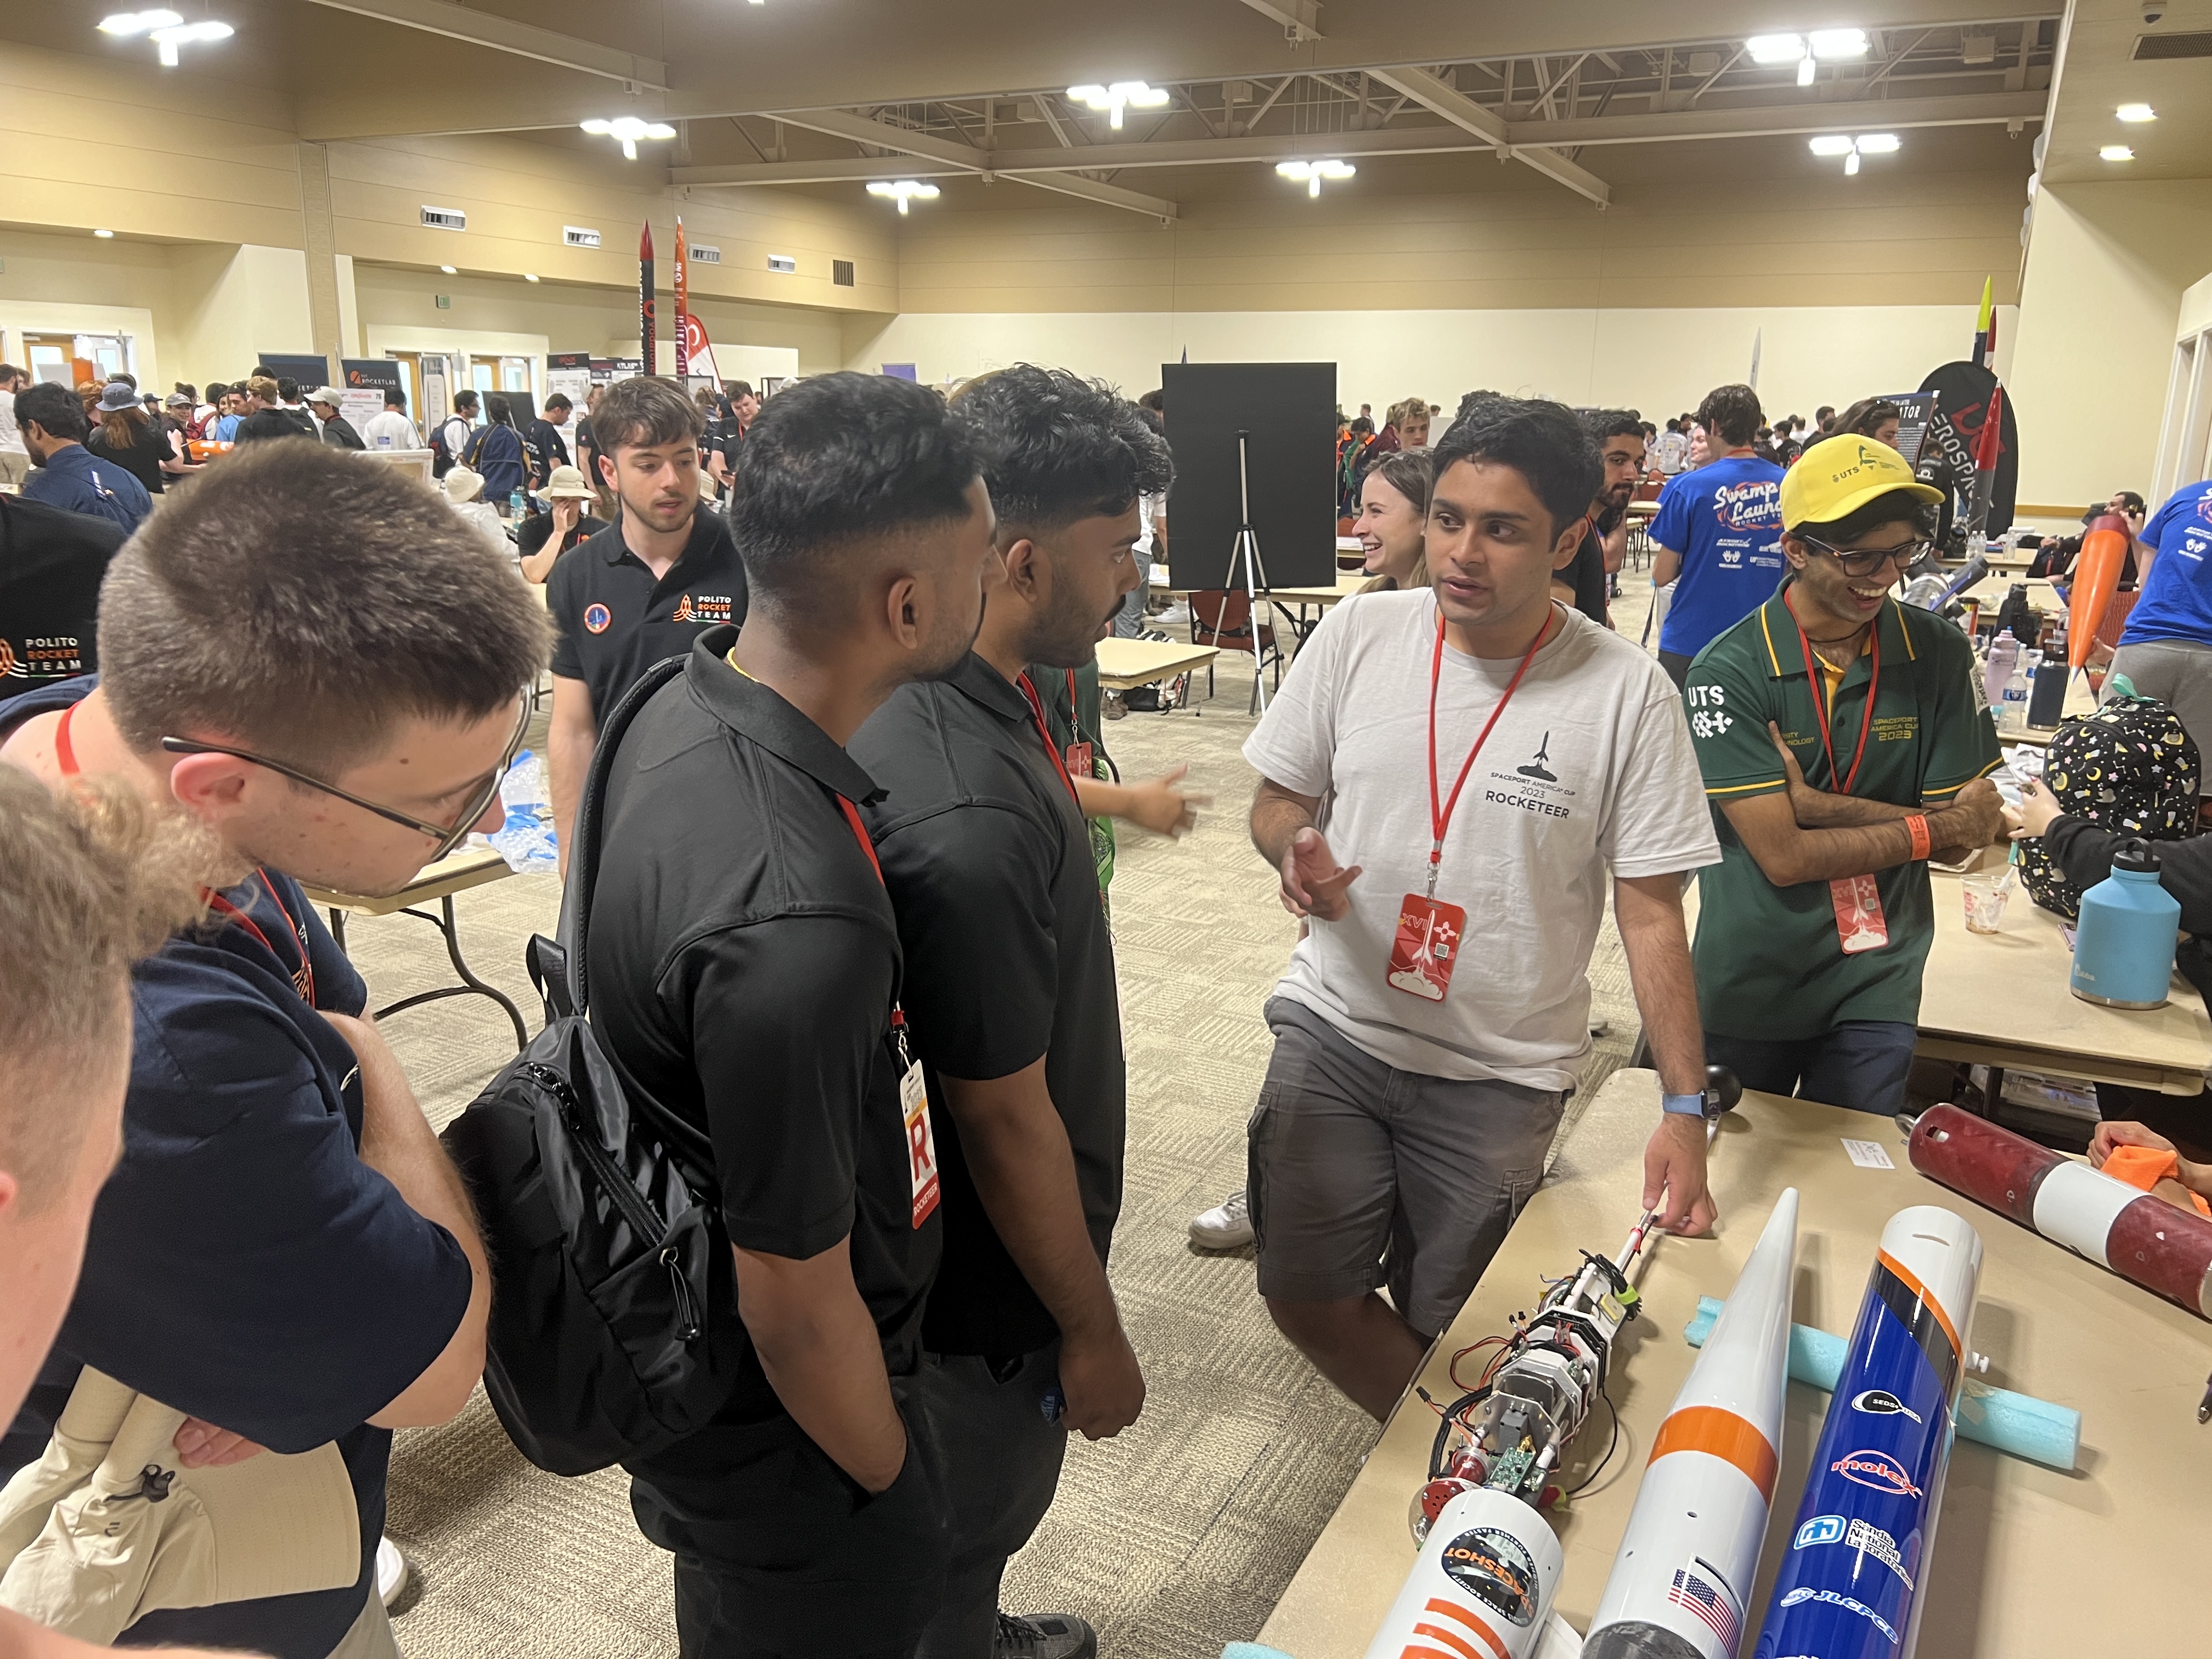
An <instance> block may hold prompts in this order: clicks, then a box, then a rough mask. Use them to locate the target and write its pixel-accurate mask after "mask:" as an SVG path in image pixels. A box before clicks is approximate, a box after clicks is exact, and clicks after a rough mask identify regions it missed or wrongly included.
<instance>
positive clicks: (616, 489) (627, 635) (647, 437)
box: [545, 374, 745, 875]
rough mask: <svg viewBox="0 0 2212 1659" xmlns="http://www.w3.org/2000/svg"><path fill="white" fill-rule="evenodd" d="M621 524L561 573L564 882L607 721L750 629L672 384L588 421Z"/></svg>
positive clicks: (612, 401)
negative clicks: (664, 669)
mask: <svg viewBox="0 0 2212 1659" xmlns="http://www.w3.org/2000/svg"><path fill="white" fill-rule="evenodd" d="M699 427H700V420H699V410H698V408H697V406H696V404H693V403H692V401H691V400H690V398H687V397H685V396H684V393H683V392H682V391H681V390H680V389H679V388H678V386H677V385H676V383H675V382H674V381H673V380H662V379H660V378H659V376H657V375H649V374H640V375H635V376H633V377H632V378H631V379H629V380H617V382H615V384H614V385H613V386H611V387H609V388H608V391H607V394H606V396H605V397H604V398H601V399H600V400H599V408H598V409H597V410H593V411H592V442H593V446H594V447H595V449H596V451H597V453H596V455H595V458H594V459H596V460H597V461H598V463H599V471H600V482H601V483H605V485H606V487H607V488H608V489H610V490H611V491H612V492H613V494H614V495H615V498H616V500H617V501H619V502H620V503H621V515H620V517H619V518H618V519H617V520H616V522H615V523H613V524H612V525H611V526H608V527H607V528H606V529H605V530H602V531H601V532H599V534H598V535H596V536H594V537H592V538H591V540H589V541H587V542H586V543H584V544H582V545H581V546H580V547H578V548H577V549H576V550H575V551H574V553H572V554H570V555H569V556H568V557H566V558H563V559H562V560H561V562H559V563H557V564H556V565H555V566H554V567H553V573H552V574H551V575H550V576H549V577H547V578H546V582H545V603H546V605H547V607H548V608H549V609H550V611H552V613H553V624H554V629H555V632H556V639H555V643H554V647H553V718H552V723H551V725H550V728H549V730H548V732H547V734H546V740H545V747H546V750H548V752H549V754H550V757H551V763H552V784H553V823H554V828H555V831H556V835H557V836H558V837H559V842H560V859H561V869H562V873H563V874H564V875H565V874H566V873H567V872H568V826H569V825H570V824H571V823H574V820H575V815H576V794H577V792H578V791H579V790H580V789H581V788H582V787H583V784H584V774H585V772H586V770H587V769H589V768H590V766H591V763H592V744H593V743H594V742H595V741H596V740H597V738H598V736H599V711H600V710H601V709H603V708H613V707H614V706H615V704H616V703H617V702H620V701H621V699H622V694H623V692H625V691H627V690H629V689H630V687H631V686H632V685H634V684H636V682H637V678H638V676H639V675H641V674H642V673H644V672H645V671H646V670H647V669H648V668H650V667H652V666H653V664H655V663H657V662H659V660H660V659H662V658H663V657H674V656H680V655H682V654H683V653H684V652H686V651H688V650H690V648H691V641H694V640H696V638H698V637H699V635H701V634H702V633H704V632H705V631H706V630H707V629H709V628H712V627H714V626H715V625H716V624H717V623H737V624H738V625H739V626H741V627H742V626H743V625H744V620H745V571H744V566H743V565H742V564H740V563H739V562H738V549H737V544H736V543H735V542H733V541H732V540H731V539H730V529H729V525H728V523H727V521H726V520H723V519H721V518H720V517H719V516H717V515H716V514H714V513H702V512H701V511H700V510H699Z"/></svg>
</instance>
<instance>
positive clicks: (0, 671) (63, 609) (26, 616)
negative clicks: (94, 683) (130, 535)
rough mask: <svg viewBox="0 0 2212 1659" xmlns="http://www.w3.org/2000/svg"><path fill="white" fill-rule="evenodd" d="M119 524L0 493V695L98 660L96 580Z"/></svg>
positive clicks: (67, 675) (87, 668)
mask: <svg viewBox="0 0 2212 1659" xmlns="http://www.w3.org/2000/svg"><path fill="white" fill-rule="evenodd" d="M123 542H124V532H123V526H120V525H118V524H116V523H114V522H113V521H112V520H107V519H96V518H94V517H93V516H92V514H90V513H65V512H64V511H63V510H62V509H61V508H60V507H49V506H48V505H47V504H46V502H44V501H24V500H23V499H22V498H21V497H20V496H16V495H0V703H4V702H7V701H8V699H9V698H10V697H12V696H15V694H16V693H18V692H19V691H29V690H35V689H36V688H38V687H39V686H41V685H51V684H53V683H54V682H56V681H57V680H67V679H74V678H76V677H77V676H78V675H79V674H89V673H91V672H93V671H94V670H95V669H97V668H98V667H99V666H100V653H99V650H98V647H97V646H96V644H95V642H94V635H96V633H97V631H98V629H97V618H98V617H99V614H100V579H101V578H102V577H104V576H106V574H107V565H108V561H109V560H111V559H112V558H113V557H114V556H115V550H116V549H117V548H118V547H120V546H122V545H123Z"/></svg>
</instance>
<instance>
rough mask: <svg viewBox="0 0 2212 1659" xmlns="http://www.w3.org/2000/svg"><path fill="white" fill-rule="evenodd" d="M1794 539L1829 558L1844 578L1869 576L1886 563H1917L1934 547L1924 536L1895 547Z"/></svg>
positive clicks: (1807, 538)
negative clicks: (1836, 545)
mask: <svg viewBox="0 0 2212 1659" xmlns="http://www.w3.org/2000/svg"><path fill="white" fill-rule="evenodd" d="M1797 539H1798V540H1799V541H1801V542H1803V543H1804V544H1806V545H1807V546H1808V547H1817V548H1819V549H1820V551H1822V552H1823V553H1826V554H1830V555H1832V556H1834V558H1835V561H1836V562H1837V563H1838V564H1839V565H1841V566H1843V568H1844V574H1845V575H1846V576H1871V575H1873V574H1874V573H1875V571H1877V570H1879V569H1881V568H1882V566H1884V565H1886V564H1902V565H1912V564H1917V563H1918V562H1919V561H1920V560H1921V559H1922V558H1923V557H1924V556H1926V555H1927V554H1928V553H1929V551H1930V550H1932V549H1933V548H1934V547H1935V545H1936V544H1935V543H1934V542H1932V541H1929V540H1928V539H1927V538H1925V537H1922V538H1917V539H1915V540H1912V541H1909V542H1906V543H1905V544H1903V545H1902V546H1899V547H1831V546H1830V545H1829V544H1827V543H1826V542H1824V541H1822V540H1820V538H1818V537H1814V536H1800V537H1799V538H1797Z"/></svg>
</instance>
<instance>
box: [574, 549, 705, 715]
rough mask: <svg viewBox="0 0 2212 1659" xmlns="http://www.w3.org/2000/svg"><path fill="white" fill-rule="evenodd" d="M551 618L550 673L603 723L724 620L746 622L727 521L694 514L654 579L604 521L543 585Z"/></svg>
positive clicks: (644, 564) (640, 560)
mask: <svg viewBox="0 0 2212 1659" xmlns="http://www.w3.org/2000/svg"><path fill="white" fill-rule="evenodd" d="M545 603H546V606H547V608H548V609H549V610H550V611H552V613H553V625H554V629H555V635H556V637H555V639H554V641H553V671H554V672H555V673H556V674H557V675H559V676H561V677H562V678H564V679H571V680H581V681H583V682H584V684H586V685H587V686H589V687H590V688H591V692H592V715H593V717H594V718H595V719H599V720H604V719H605V717H606V716H607V715H608V714H610V713H611V712H612V710H613V708H614V706H615V704H616V703H617V702H621V701H622V695H623V692H625V691H627V690H629V689H630V687H631V686H632V685H634V684H636V683H637V679H638V677H639V676H640V675H641V674H643V673H644V672H645V671H646V670H647V669H648V668H650V667H652V666H653V664H655V663H657V662H659V660H660V659H662V658H664V657H677V656H681V655H682V654H683V653H684V652H686V651H689V650H690V648H691V641H694V640H696V639H697V638H698V637H699V635H701V634H702V633H704V632H705V631H706V630H707V629H709V628H712V627H714V626H715V625H716V624H717V623H738V625H740V626H743V624H744V620H745V568H744V565H743V564H741V563H739V562H738V544H737V543H736V542H735V541H733V540H732V538H731V536H730V526H729V524H728V522H727V521H726V520H724V519H722V518H721V517H720V515H718V514H716V513H693V514H692V515H691V539H690V541H689V542H687V543H686V544H684V552H683V555H682V556H681V557H679V558H678V560H677V561H676V562H675V563H674V564H671V565H670V566H669V567H668V574H666V575H665V576H662V577H660V578H659V579H658V580H656V579H655V578H654V576H653V572H652V571H651V570H650V569H648V568H647V566H646V562H645V561H644V560H642V559H641V558H639V557H638V556H637V555H636V554H635V553H633V552H631V551H630V550H629V545H628V544H626V543H624V542H623V533H622V525H621V524H620V522H617V523H614V524H611V525H609V526H607V527H606V528H605V530H602V531H601V532H599V534H598V535H596V536H594V537H592V538H591V539H590V540H589V541H587V542H585V543H583V544H580V545H579V546H578V547H577V548H576V549H575V550H574V552H573V553H572V554H565V555H563V556H562V558H561V561H560V562H559V563H557V564H556V565H555V566H554V567H553V571H552V574H550V576H548V577H547V578H546V580H545Z"/></svg>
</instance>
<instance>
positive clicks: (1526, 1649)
mask: <svg viewBox="0 0 2212 1659" xmlns="http://www.w3.org/2000/svg"><path fill="white" fill-rule="evenodd" d="M1564 1565H1565V1555H1564V1554H1563V1553H1562V1552H1561V1550H1560V1548H1559V1539H1558V1538H1556V1537H1555V1536H1553V1532H1552V1528H1550V1527H1549V1526H1548V1525H1547V1524H1546V1522H1545V1521H1544V1517H1543V1516H1541V1515H1539V1514H1537V1513H1536V1511H1535V1510H1532V1509H1530V1508H1529V1507H1528V1505H1527V1504H1524V1503H1522V1501H1521V1500H1520V1499H1519V1498H1513V1497H1509V1496H1508V1495H1507V1494H1506V1493H1504V1492H1496V1491H1493V1490H1492V1489H1491V1488H1489V1487H1486V1486H1478V1487H1476V1488H1475V1489H1474V1490H1473V1491H1471V1492H1462V1493H1461V1494H1460V1495H1459V1496H1458V1497H1456V1498H1453V1499H1452V1500H1451V1502H1450V1503H1449V1504H1445V1505H1444V1507H1443V1513H1441V1514H1440V1515H1438V1516H1437V1519H1436V1523H1435V1524H1434V1525H1433V1526H1431V1528H1429V1535H1428V1541H1427V1542H1425V1544H1423V1545H1422V1546H1421V1554H1420V1559H1419V1560H1417V1561H1415V1562H1414V1563H1413V1571H1411V1572H1409V1573H1407V1575H1406V1583H1405V1585H1404V1587H1403V1588H1402V1589H1400V1590H1399V1592H1398V1599H1397V1600H1396V1601H1394V1602H1392V1603H1391V1604H1390V1613H1389V1617H1388V1618H1386V1619H1385V1620H1383V1626H1382V1628H1381V1629H1380V1630H1378V1631H1376V1632H1375V1639H1374V1640H1373V1641H1372V1642H1370V1644H1368V1647H1367V1659H1468V1655H1469V1654H1473V1655H1474V1656H1475V1659H1530V1656H1531V1655H1533V1654H1534V1652H1535V1651H1536V1644H1538V1643H1539V1642H1540V1641H1541V1640H1542V1639H1543V1634H1544V1626H1545V1623H1546V1621H1547V1620H1548V1619H1549V1618H1550V1617H1551V1612H1552V1598H1553V1595H1556V1594H1557V1593H1558V1591H1559V1570H1560V1568H1561V1567H1562V1566H1564Z"/></svg>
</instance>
